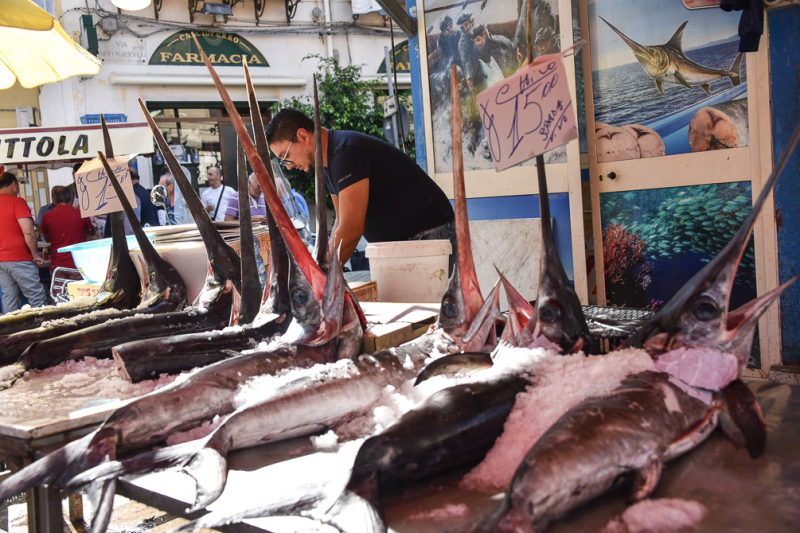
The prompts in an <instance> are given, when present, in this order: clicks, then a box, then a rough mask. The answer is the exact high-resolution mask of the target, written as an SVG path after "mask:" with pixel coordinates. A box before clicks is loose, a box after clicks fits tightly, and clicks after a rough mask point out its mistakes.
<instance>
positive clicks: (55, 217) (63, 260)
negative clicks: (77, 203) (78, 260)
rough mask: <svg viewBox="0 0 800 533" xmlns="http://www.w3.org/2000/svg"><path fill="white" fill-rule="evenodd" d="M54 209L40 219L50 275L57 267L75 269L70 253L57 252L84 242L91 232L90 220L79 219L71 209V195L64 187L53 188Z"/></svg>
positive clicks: (77, 213)
mask: <svg viewBox="0 0 800 533" xmlns="http://www.w3.org/2000/svg"><path fill="white" fill-rule="evenodd" d="M52 194H53V204H55V207H54V208H53V210H52V211H48V212H47V213H45V214H44V216H43V217H42V235H44V238H45V239H46V240H47V241H48V242H50V273H51V274H52V273H53V270H55V269H56V268H58V267H66V268H73V269H74V268H76V267H75V262H74V261H73V260H72V252H59V251H58V250H59V248H62V247H64V246H69V245H70V244H77V243H79V242H84V241H86V238H87V235H88V234H89V233H90V232H91V231H92V221H91V219H89V218H88V217H87V218H81V212H80V211H79V210H78V209H76V208H75V207H72V194H71V193H70V190H69V189H67V188H66V187H53V193H52Z"/></svg>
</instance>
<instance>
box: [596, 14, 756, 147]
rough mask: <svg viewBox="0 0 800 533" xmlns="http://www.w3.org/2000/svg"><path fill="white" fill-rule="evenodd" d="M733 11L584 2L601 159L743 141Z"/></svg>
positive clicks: (742, 74) (743, 83)
mask: <svg viewBox="0 0 800 533" xmlns="http://www.w3.org/2000/svg"><path fill="white" fill-rule="evenodd" d="M739 17H740V13H736V12H733V13H726V12H724V11H722V10H721V9H688V8H686V6H685V5H684V3H683V2H682V1H681V0H624V1H620V0H595V1H592V0H590V1H589V30H590V35H591V41H592V68H593V72H592V83H593V92H594V113H595V122H596V130H595V135H596V138H597V159H598V161H599V162H606V161H621V160H628V159H636V158H640V157H657V156H661V155H674V154H683V153H690V152H700V151H707V150H719V149H728V148H737V147H743V146H748V145H749V133H748V123H747V69H746V65H745V63H746V62H745V59H744V54H739V52H738V46H739V37H738V35H737V29H738V24H739Z"/></svg>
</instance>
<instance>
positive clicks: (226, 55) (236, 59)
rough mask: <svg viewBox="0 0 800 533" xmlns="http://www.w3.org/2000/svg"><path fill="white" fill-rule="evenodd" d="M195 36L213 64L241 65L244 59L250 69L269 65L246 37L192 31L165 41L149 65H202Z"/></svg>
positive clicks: (172, 36) (216, 32)
mask: <svg viewBox="0 0 800 533" xmlns="http://www.w3.org/2000/svg"><path fill="white" fill-rule="evenodd" d="M192 34H194V35H195V36H196V37H197V40H198V41H200V46H202V47H203V51H204V52H205V53H206V55H207V56H208V59H209V60H210V61H211V63H212V64H213V65H217V66H219V65H221V66H226V65H241V64H242V59H247V64H248V65H249V66H251V67H268V66H269V63H267V60H266V58H265V57H264V56H263V55H262V54H261V52H259V51H258V49H257V48H256V47H255V46H253V44H252V43H250V41H248V40H247V39H245V38H244V37H241V36H239V35H237V34H235V33H225V32H221V31H191V30H186V31H180V32H178V33H176V34H174V35H171V36H169V37H168V38H166V39H165V40H164V41H163V42H162V43H161V44H160V45H158V48H157V49H156V51H155V52H153V55H152V56H150V64H151V65H171V66H176V65H185V66H198V65H199V66H202V65H203V64H204V63H203V59H202V58H201V57H200V50H198V48H197V45H196V44H195V43H194V39H192Z"/></svg>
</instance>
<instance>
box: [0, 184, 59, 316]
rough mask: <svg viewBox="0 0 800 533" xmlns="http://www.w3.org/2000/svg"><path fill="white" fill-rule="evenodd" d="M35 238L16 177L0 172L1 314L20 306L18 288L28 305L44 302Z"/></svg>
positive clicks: (27, 208) (29, 210)
mask: <svg viewBox="0 0 800 533" xmlns="http://www.w3.org/2000/svg"><path fill="white" fill-rule="evenodd" d="M36 240H37V238H36V231H35V230H34V227H33V216H31V208H30V207H29V206H28V203H27V202H26V201H25V200H24V199H23V198H19V182H18V181H17V177H16V176H15V175H14V174H12V173H10V172H3V173H2V174H0V290H2V291H3V312H4V313H10V312H12V311H16V310H17V309H19V308H20V303H21V302H20V297H19V293H20V291H22V293H23V294H24V295H25V297H26V298H27V299H28V302H29V303H30V305H31V307H42V306H43V305H45V303H47V297H46V296H45V292H44V287H43V286H42V283H41V281H40V280H39V269H38V266H39V265H41V264H42V263H44V259H42V256H41V255H39V249H38V247H37V245H36Z"/></svg>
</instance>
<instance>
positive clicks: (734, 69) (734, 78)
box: [730, 52, 744, 87]
mask: <svg viewBox="0 0 800 533" xmlns="http://www.w3.org/2000/svg"><path fill="white" fill-rule="evenodd" d="M743 57H744V54H743V53H742V52H739V55H737V56H736V59H734V60H733V65H731V75H730V78H731V84H732V85H733V86H734V87H736V86H737V85H739V84H741V83H742V79H741V77H740V74H739V72H740V70H741V68H742V58H743Z"/></svg>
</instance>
